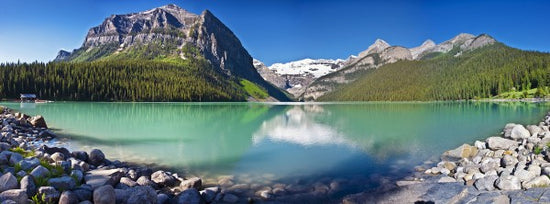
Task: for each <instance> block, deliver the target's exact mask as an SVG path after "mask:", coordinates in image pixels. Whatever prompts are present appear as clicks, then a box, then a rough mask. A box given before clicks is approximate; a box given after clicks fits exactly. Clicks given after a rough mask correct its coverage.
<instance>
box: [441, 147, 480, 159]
mask: <svg viewBox="0 0 550 204" xmlns="http://www.w3.org/2000/svg"><path fill="white" fill-rule="evenodd" d="M477 152H478V149H477V148H476V147H473V146H471V145H469V144H463V145H461V146H460V147H458V148H456V149H454V150H449V151H446V152H444V153H443V155H442V156H441V159H442V160H444V161H458V160H460V159H462V158H471V157H474V156H475V155H476V154H477Z"/></svg>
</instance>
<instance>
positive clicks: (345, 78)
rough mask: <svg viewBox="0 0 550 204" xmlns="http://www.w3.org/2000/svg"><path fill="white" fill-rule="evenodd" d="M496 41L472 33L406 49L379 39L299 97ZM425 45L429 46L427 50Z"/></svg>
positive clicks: (311, 97)
mask: <svg viewBox="0 0 550 204" xmlns="http://www.w3.org/2000/svg"><path fill="white" fill-rule="evenodd" d="M476 40H477V41H476ZM430 41H431V40H430ZM432 42H433V41H432ZM496 42H497V41H496V40H495V39H494V38H492V37H491V36H489V35H487V34H480V35H478V36H474V35H472V34H467V33H460V34H458V35H456V36H454V37H453V38H451V39H449V40H446V41H444V42H442V43H440V44H435V43H434V44H435V45H430V44H431V43H430V42H429V41H428V40H426V41H424V43H422V45H420V46H419V47H413V48H405V47H402V46H391V45H390V44H389V43H387V42H385V41H383V40H381V39H377V40H376V41H375V42H374V43H373V44H372V45H370V46H369V48H367V49H366V50H365V51H362V52H360V54H359V55H358V56H359V57H358V58H357V59H355V60H353V61H351V62H349V63H348V64H349V65H348V66H346V67H343V68H342V69H340V70H339V71H337V72H334V73H330V74H328V75H325V76H322V77H319V78H318V79H316V80H315V81H314V82H312V83H311V84H310V86H308V87H307V88H306V89H305V91H304V93H303V95H302V96H300V97H299V98H300V100H305V101H311V100H315V99H317V98H318V97H320V96H322V95H324V94H325V93H328V92H331V91H333V90H335V89H336V88H337V87H338V86H340V85H343V84H347V83H351V82H353V81H355V80H356V79H357V77H359V76H360V75H362V74H363V73H365V72H369V70H371V69H376V68H378V67H380V66H383V65H386V64H391V63H395V62H398V61H401V60H409V61H410V60H423V59H424V58H426V57H431V56H437V55H439V54H444V53H448V52H451V51H452V50H453V48H457V49H458V52H457V53H456V54H455V57H457V56H460V55H461V54H462V53H463V52H468V51H472V50H475V49H478V48H482V47H484V46H487V45H492V44H494V43H496ZM425 44H426V45H425ZM423 45H425V46H424V47H423ZM381 47H385V48H384V49H383V50H380V49H379V48H381ZM361 53H363V54H361Z"/></svg>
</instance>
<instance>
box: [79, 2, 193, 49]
mask: <svg viewBox="0 0 550 204" xmlns="http://www.w3.org/2000/svg"><path fill="white" fill-rule="evenodd" d="M198 20H199V16H198V15H196V14H193V13H190V12H188V11H186V10H184V9H182V8H179V7H178V6H176V5H173V4H170V5H166V6H162V7H159V8H154V9H151V10H148V11H144V12H139V13H132V14H123V15H112V16H110V17H108V18H106V19H105V21H103V23H102V24H101V25H99V26H96V27H93V28H91V29H90V30H89V31H88V35H87V36H86V40H85V41H84V45H83V46H84V47H94V46H100V45H103V44H108V43H117V44H122V43H124V46H130V45H132V44H134V43H146V42H148V41H151V40H152V39H156V38H166V37H170V35H162V34H160V35H155V34H156V33H155V29H159V28H167V27H172V28H174V29H177V30H181V31H183V32H185V31H187V32H189V30H190V29H191V26H192V25H193V24H194V23H196V22H197V21H198ZM146 32H150V33H147V34H145V33H146ZM187 32H185V33H187ZM139 33H142V35H139ZM149 34H151V35H149Z"/></svg>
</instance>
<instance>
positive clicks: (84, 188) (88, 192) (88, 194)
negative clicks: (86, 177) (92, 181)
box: [73, 184, 92, 201]
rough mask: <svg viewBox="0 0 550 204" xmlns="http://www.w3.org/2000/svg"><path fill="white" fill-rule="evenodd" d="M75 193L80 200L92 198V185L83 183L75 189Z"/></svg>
mask: <svg viewBox="0 0 550 204" xmlns="http://www.w3.org/2000/svg"><path fill="white" fill-rule="evenodd" d="M73 193H74V194H75V195H76V197H77V198H78V200H80V201H84V200H92V187H91V186H90V185H87V184H84V185H81V186H79V187H78V188H76V189H74V190H73Z"/></svg>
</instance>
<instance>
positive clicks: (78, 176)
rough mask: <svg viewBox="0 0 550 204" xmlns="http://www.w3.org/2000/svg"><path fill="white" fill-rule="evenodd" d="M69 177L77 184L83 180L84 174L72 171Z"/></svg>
mask: <svg viewBox="0 0 550 204" xmlns="http://www.w3.org/2000/svg"><path fill="white" fill-rule="evenodd" d="M70 176H71V177H73V178H74V179H75V180H76V181H77V182H82V180H83V179H84V174H83V173H82V171H80V170H72V171H71V175H70Z"/></svg>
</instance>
